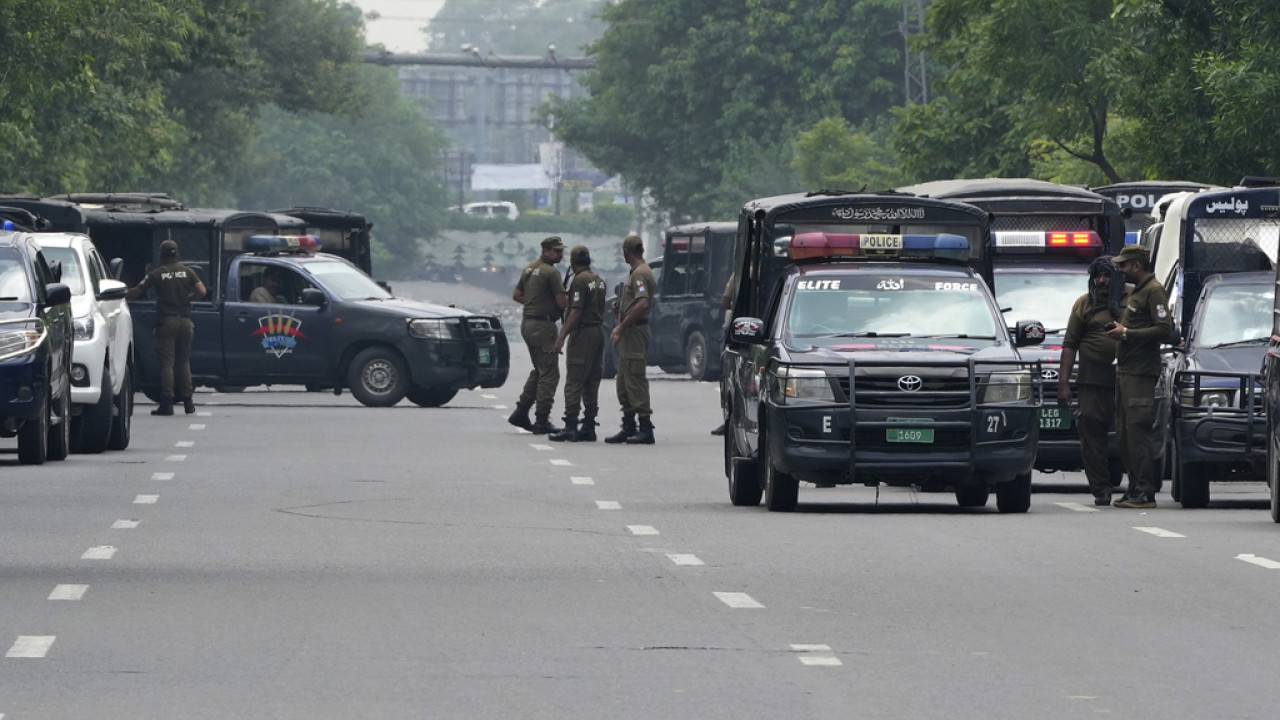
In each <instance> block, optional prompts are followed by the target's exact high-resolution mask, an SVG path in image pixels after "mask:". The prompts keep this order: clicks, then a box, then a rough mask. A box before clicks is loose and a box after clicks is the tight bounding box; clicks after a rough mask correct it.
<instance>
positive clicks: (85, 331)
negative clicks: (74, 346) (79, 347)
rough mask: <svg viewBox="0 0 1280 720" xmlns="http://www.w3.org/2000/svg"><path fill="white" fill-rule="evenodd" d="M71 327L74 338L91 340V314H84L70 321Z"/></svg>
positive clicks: (92, 324) (92, 325)
mask: <svg viewBox="0 0 1280 720" xmlns="http://www.w3.org/2000/svg"><path fill="white" fill-rule="evenodd" d="M71 327H72V329H73V330H74V332H75V339H76V340H92V339H93V328H94V321H93V315H85V316H84V317H78V318H76V319H75V320H73V321H72V323H71Z"/></svg>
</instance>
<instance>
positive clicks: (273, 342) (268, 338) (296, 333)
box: [252, 313, 307, 357]
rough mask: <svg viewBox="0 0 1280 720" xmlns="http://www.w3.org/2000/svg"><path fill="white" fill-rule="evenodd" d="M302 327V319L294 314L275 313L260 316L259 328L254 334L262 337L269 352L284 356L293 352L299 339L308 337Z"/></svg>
mask: <svg viewBox="0 0 1280 720" xmlns="http://www.w3.org/2000/svg"><path fill="white" fill-rule="evenodd" d="M301 327H302V321H301V320H299V319H297V318H296V317H294V316H293V315H284V314H281V313H273V314H271V315H265V316H263V317H260V318H258V329H257V330H254V331H253V333H252V335H253V336H254V337H261V338H262V347H263V348H265V349H266V351H267V352H269V353H271V354H272V355H275V356H276V357H282V356H284V355H286V354H288V353H291V352H293V348H294V347H296V346H297V344H298V340H299V339H302V340H305V339H306V337H307V336H306V335H303V334H302V331H301V330H299V328H301Z"/></svg>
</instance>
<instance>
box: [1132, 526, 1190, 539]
mask: <svg viewBox="0 0 1280 720" xmlns="http://www.w3.org/2000/svg"><path fill="white" fill-rule="evenodd" d="M1134 530H1137V531H1138V532H1144V533H1148V534H1151V535H1155V536H1156V537H1162V538H1184V537H1186V535H1179V534H1178V533H1176V532H1172V531H1170V530H1165V529H1163V528H1158V527H1135V528H1134Z"/></svg>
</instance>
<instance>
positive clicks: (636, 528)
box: [627, 525, 658, 535]
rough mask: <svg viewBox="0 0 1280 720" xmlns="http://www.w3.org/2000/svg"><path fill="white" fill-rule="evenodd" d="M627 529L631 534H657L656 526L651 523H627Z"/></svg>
mask: <svg viewBox="0 0 1280 720" xmlns="http://www.w3.org/2000/svg"><path fill="white" fill-rule="evenodd" d="M627 529H628V530H630V531H631V534H632V535H657V534H658V528H656V527H653V526H652V525H628V526H627Z"/></svg>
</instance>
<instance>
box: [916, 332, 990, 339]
mask: <svg viewBox="0 0 1280 720" xmlns="http://www.w3.org/2000/svg"><path fill="white" fill-rule="evenodd" d="M920 337H926V338H933V339H939V338H942V339H946V338H956V339H959V340H995V339H996V336H995V335H969V334H967V333H956V334H955V335H921V336H920Z"/></svg>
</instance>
